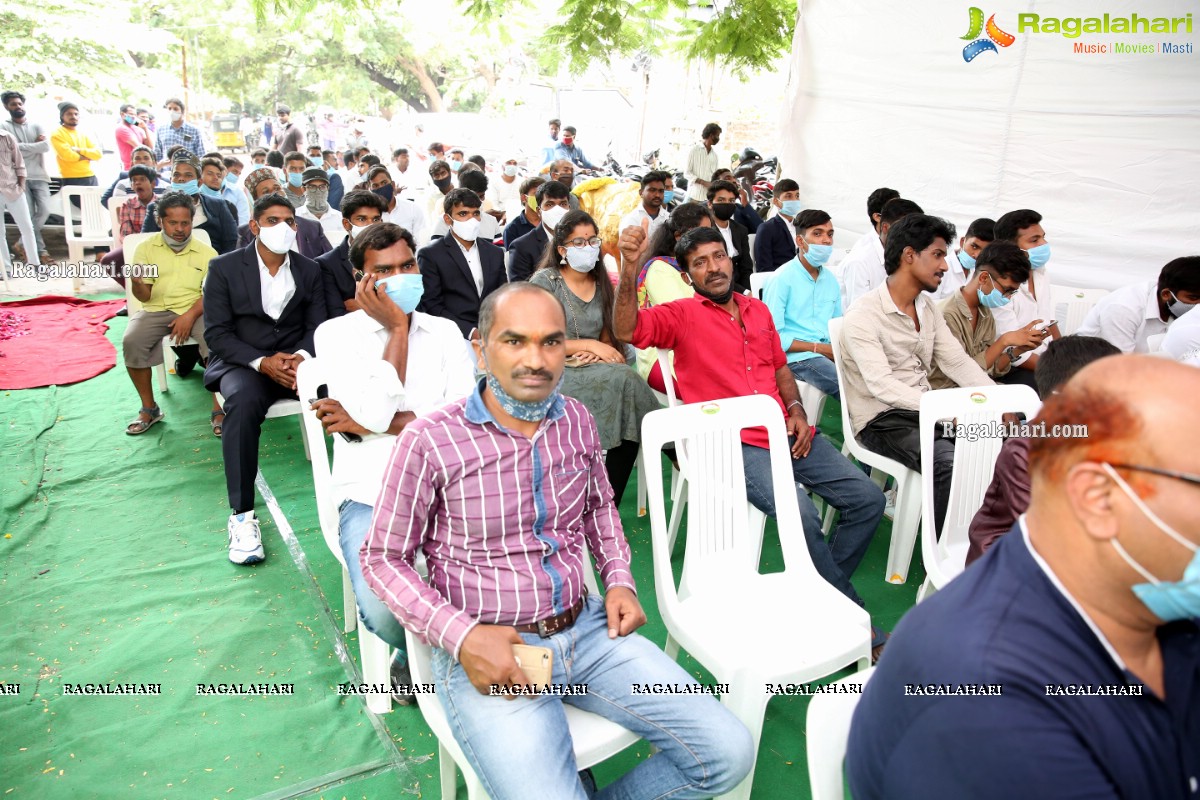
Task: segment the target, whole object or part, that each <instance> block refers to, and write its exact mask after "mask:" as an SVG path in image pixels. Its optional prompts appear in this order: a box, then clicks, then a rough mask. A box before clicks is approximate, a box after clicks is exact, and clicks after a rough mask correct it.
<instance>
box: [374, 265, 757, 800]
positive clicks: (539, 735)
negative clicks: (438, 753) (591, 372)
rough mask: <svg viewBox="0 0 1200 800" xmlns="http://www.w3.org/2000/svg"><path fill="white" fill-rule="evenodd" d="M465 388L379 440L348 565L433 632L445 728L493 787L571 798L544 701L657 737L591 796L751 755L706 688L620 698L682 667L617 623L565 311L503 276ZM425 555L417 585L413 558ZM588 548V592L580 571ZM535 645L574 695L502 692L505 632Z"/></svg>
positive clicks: (712, 775)
mask: <svg viewBox="0 0 1200 800" xmlns="http://www.w3.org/2000/svg"><path fill="white" fill-rule="evenodd" d="M479 327H480V331H479V332H480V340H479V341H477V342H476V343H475V346H476V350H477V352H478V354H479V366H480V368H481V369H483V370H485V371H486V373H487V378H486V380H484V381H481V382H480V383H479V385H478V386H477V387H476V390H475V392H474V393H473V394H472V395H471V396H469V397H467V398H466V399H464V400H461V401H458V402H456V403H451V404H450V405H447V406H445V407H444V408H442V409H440V410H439V411H436V412H433V413H432V414H430V415H429V416H427V417H424V418H422V419H418V420H415V421H414V422H412V423H410V424H409V425H408V426H407V427H406V428H405V429H404V431H403V432H402V433H401V434H400V436H399V438H398V439H397V441H396V447H395V450H394V451H393V453H392V460H391V463H390V465H389V467H388V470H387V472H386V474H385V476H384V483H383V488H382V491H381V493H380V495H379V499H378V501H377V502H376V504H375V517H374V519H373V521H372V526H371V531H370V533H369V534H368V535H367V539H366V541H365V542H364V543H363V548H362V551H361V561H362V566H363V573H364V575H365V577H366V580H367V583H368V585H369V586H370V587H371V589H372V591H374V592H375V594H377V595H378V596H379V597H380V599H382V600H383V601H384V602H385V603H386V604H387V605H388V607H389V608H390V609H391V610H392V612H393V613H394V614H395V615H396V617H397V618H398V619H399V620H400V622H401V623H402V624H403V625H404V626H405V627H407V628H409V629H410V630H412V631H413V632H414V633H416V634H417V635H419V636H420V637H422V638H423V639H424V640H426V641H428V642H430V643H431V644H433V645H435V647H434V650H433V669H432V671H433V674H434V679H435V681H436V683H437V691H438V695H439V697H440V698H441V702H442V705H443V706H444V707H445V709H446V713H447V716H448V717H449V719H450V721H451V723H452V725H453V729H454V736H455V739H457V740H458V742H459V744H460V745H461V746H462V750H463V752H464V753H465V754H466V756H467V758H468V760H469V761H470V762H471V766H472V767H473V768H474V769H475V772H476V774H477V775H478V776H479V778H480V780H481V781H482V782H483V785H484V788H485V789H486V791H487V793H488V795H489V796H491V797H492V798H493V800H504V798H517V797H527V796H528V792H529V790H528V787H530V786H536V787H538V791H539V793H540V794H541V795H543V796H546V797H553V798H576V799H577V800H582V799H583V798H586V797H588V796H589V791H588V790H585V788H584V786H583V784H582V782H581V781H580V779H579V776H578V774H577V772H576V765H575V757H574V753H573V752H572V749H571V746H570V735H569V731H568V726H567V722H566V717H565V714H564V710H563V706H562V703H564V702H567V703H571V704H573V705H576V706H578V707H580V708H583V709H586V710H588V711H592V712H594V713H597V714H600V715H602V716H605V717H607V718H609V719H611V720H613V721H615V722H617V723H619V724H620V725H622V726H624V727H626V728H628V729H629V730H631V731H633V732H635V733H637V734H638V735H640V736H642V737H643V738H645V739H646V740H647V741H649V742H651V743H652V744H654V745H655V746H657V747H658V749H659V750H660V751H661V752H660V753H659V754H658V755H656V756H654V757H653V758H650V759H648V760H646V761H644V762H642V763H641V764H639V765H638V766H637V767H636V768H634V769H633V770H631V771H630V772H628V773H627V774H626V775H624V776H622V777H621V778H620V779H619V780H617V781H616V782H614V783H613V784H612V785H610V786H607V787H605V788H604V790H603V791H601V792H600V793H598V794H597V795H596V796H598V797H623V798H624V797H647V798H650V797H664V796H670V797H673V798H686V797H713V796H715V795H718V794H723V793H725V792H728V791H729V790H730V789H732V788H733V787H734V786H736V785H737V784H738V783H739V782H740V781H741V780H742V778H744V777H745V775H746V774H747V772H748V771H749V769H750V766H751V765H752V763H753V760H754V750H753V744H752V741H751V739H750V735H749V733H748V731H747V730H746V728H745V726H743V725H742V723H741V722H739V721H738V720H737V718H736V717H734V716H733V715H732V714H731V713H730V712H729V711H727V710H726V709H725V708H724V707H723V706H721V704H720V703H718V702H717V701H716V700H715V699H714V698H713V697H711V696H709V695H706V694H683V695H671V694H640V693H639V694H635V693H634V692H635V689H634V686H635V685H637V686H639V687H644V686H645V685H646V684H662V685H669V686H674V685H679V686H686V685H689V684H693V683H694V680H693V678H692V677H691V676H690V675H688V674H687V672H685V671H684V670H683V669H682V668H681V667H680V666H679V665H678V664H676V663H675V662H674V661H672V660H671V659H670V658H668V657H667V656H666V654H664V653H663V652H662V651H661V650H659V649H658V648H657V647H656V646H654V645H653V644H652V643H651V642H649V641H648V640H646V639H644V638H643V637H641V636H638V635H635V634H633V631H634V630H635V629H636V628H638V627H639V626H641V625H642V624H643V623H644V622H645V621H646V616H645V614H644V613H643V611H642V607H641V604H640V603H639V602H638V599H637V596H636V594H635V593H634V591H635V587H634V583H633V576H632V574H631V571H630V566H629V545H628V544H627V542H626V541H625V537H624V533H623V531H622V529H621V520H620V517H619V516H618V515H617V510H616V507H615V506H614V505H613V502H612V488H611V486H610V485H609V483H608V479H607V477H606V474H605V471H604V463H603V459H602V453H601V449H600V439H599V435H598V433H597V431H596V424H595V421H594V420H593V419H592V417H591V414H589V413H588V411H587V409H586V408H584V406H583V405H582V404H581V403H579V402H578V401H576V400H573V399H571V398H568V397H564V396H563V395H561V394H559V392H558V387H559V383H560V381H561V379H562V373H563V369H564V361H565V359H566V339H567V334H566V317H565V314H564V312H563V309H562V306H561V305H560V304H559V302H558V300H557V299H556V298H555V297H554V295H552V294H550V293H549V292H547V291H545V290H544V289H541V288H540V287H537V286H534V285H533V284H528V283H516V284H508V285H506V286H504V287H501V289H499V290H497V291H496V292H493V293H492V294H490V295H488V297H487V298H485V299H484V302H483V305H482V307H481V309H480V316H479ZM418 549H420V550H422V551H423V552H424V553H425V558H426V563H427V564H428V567H429V583H428V584H426V583H425V582H424V581H422V580H421V578H420V576H419V575H418V574H417V572H416V570H415V569H414V568H413V560H414V558H415V556H416V553H417V550H418ZM589 550H590V551H591V553H592V555H593V556H594V557H595V559H596V566H597V568H598V569H599V571H600V576H601V578H602V579H603V582H604V586H605V587H606V590H607V591H606V594H605V596H604V598H603V599H601V598H600V597H597V596H595V595H589V594H588V592H587V588H586V584H585V581H584V575H585V574H586V573H585V570H589V569H591V565H590V564H589V563H588V558H587V553H588V551H589ZM522 643H524V644H530V645H534V646H537V647H545V648H549V649H550V650H551V652H552V653H553V672H552V678H551V683H552V684H554V685H555V686H566V685H586V686H587V693H586V694H573V695H570V696H566V697H557V696H554V695H550V694H542V695H537V696H533V697H530V698H525V697H522V698H520V699H519V700H518V701H517V702H507V701H506V698H505V697H503V696H497V695H496V694H495V693H494V690H493V687H501V688H504V687H508V688H509V689H510V690H519V689H520V688H521V687H526V688H527V687H528V685H529V682H528V680H527V679H526V677H525V675H524V673H522V671H521V669H520V667H519V666H518V665H517V663H516V660H515V659H514V657H513V652H512V645H514V644H522Z"/></svg>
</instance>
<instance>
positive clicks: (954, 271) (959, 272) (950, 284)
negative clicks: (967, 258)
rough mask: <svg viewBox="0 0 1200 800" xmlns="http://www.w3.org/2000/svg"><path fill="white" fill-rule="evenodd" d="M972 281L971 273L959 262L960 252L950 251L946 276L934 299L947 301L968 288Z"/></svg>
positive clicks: (943, 277)
mask: <svg viewBox="0 0 1200 800" xmlns="http://www.w3.org/2000/svg"><path fill="white" fill-rule="evenodd" d="M970 280H971V273H970V272H967V271H966V270H964V269H963V265H962V262H961V261H959V260H958V251H957V250H952V251H950V253H949V254H947V256H946V274H945V275H943V276H942V284H941V285H940V286H938V288H937V291H936V292H934V293H933V299H934V300H938V301H941V300H945V299H946V298H948V297H950V296H951V295H953V294H954V293H955V292H957V291H958V290H959V289H961V288H962V287H964V286H966V285H967V282H968V281H970Z"/></svg>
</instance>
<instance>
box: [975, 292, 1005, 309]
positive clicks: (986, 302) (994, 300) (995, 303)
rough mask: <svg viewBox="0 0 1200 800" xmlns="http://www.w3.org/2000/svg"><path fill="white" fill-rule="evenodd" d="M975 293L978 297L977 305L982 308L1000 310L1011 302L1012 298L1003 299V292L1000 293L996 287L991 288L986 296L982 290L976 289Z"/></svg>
mask: <svg viewBox="0 0 1200 800" xmlns="http://www.w3.org/2000/svg"><path fill="white" fill-rule="evenodd" d="M976 292H977V293H978V295H979V305H981V306H983V307H984V308H1001V307H1003V306H1006V305H1008V304H1009V303H1011V302H1012V298H1011V297H1005V296H1004V292H1002V291H1000V289H999V288H998V287H997V288H993V289H992V290H991V291H990V292H988V293H987V294H984V293H983V289H977V290H976Z"/></svg>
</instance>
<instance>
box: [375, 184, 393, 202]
mask: <svg viewBox="0 0 1200 800" xmlns="http://www.w3.org/2000/svg"><path fill="white" fill-rule="evenodd" d="M371 191H372V192H374V193H375V194H377V195H379V196H380V197H382V198H383V199H384V202H388V203H390V202H391V201H392V196H393V195H394V194H395V193H396V187H395V186H393V185H392V184H390V183H385V184H384V185H383V186H380V187H379V188H378V189H372V190H371Z"/></svg>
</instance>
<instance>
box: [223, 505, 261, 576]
mask: <svg viewBox="0 0 1200 800" xmlns="http://www.w3.org/2000/svg"><path fill="white" fill-rule="evenodd" d="M265 558H266V554H264V553H263V546H262V534H261V533H260V532H259V530H258V520H257V519H255V518H254V512H253V511H247V512H245V513H242V514H230V515H229V560H230V561H232V562H233V563H235V564H257V563H258V562H260V561H262V560H263V559H265Z"/></svg>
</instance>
